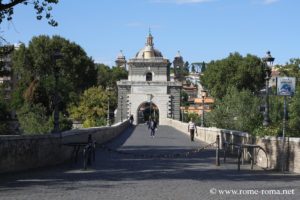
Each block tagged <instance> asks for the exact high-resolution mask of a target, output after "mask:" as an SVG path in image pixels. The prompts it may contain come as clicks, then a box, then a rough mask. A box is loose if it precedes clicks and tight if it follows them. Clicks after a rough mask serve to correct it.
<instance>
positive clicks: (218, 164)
mask: <svg viewBox="0 0 300 200" xmlns="http://www.w3.org/2000/svg"><path fill="white" fill-rule="evenodd" d="M216 143H217V149H216V165H217V166H220V154H219V153H220V136H219V135H217V139H216Z"/></svg>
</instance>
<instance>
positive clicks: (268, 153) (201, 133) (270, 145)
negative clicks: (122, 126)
mask: <svg viewBox="0 0 300 200" xmlns="http://www.w3.org/2000/svg"><path fill="white" fill-rule="evenodd" d="M164 124H165V125H169V126H172V127H174V128H176V129H178V130H180V131H182V132H183V133H185V134H188V135H189V133H188V123H182V122H180V121H176V120H172V119H165V120H164ZM197 132H198V136H196V138H198V139H200V140H202V141H204V142H207V143H209V144H211V143H213V142H215V141H216V137H217V135H219V136H220V143H221V144H223V142H224V141H227V142H232V143H236V144H240V143H243V144H257V145H259V146H261V147H262V149H263V150H259V151H257V152H256V162H257V163H256V164H257V165H258V166H260V167H262V168H267V169H276V170H281V169H282V163H284V168H285V169H286V170H288V171H290V172H295V173H300V138H286V142H285V147H284V152H285V153H284V154H282V152H283V150H282V149H283V148H282V138H278V137H268V136H266V137H252V136H251V135H250V134H248V133H246V132H241V131H234V130H225V129H218V128H211V127H209V128H207V127H205V128H202V127H197ZM221 148H222V145H221ZM230 153H231V154H233V155H236V149H235V148H233V147H230ZM244 155H245V157H244V159H245V160H247V159H248V156H247V154H244ZM282 155H283V156H282Z"/></svg>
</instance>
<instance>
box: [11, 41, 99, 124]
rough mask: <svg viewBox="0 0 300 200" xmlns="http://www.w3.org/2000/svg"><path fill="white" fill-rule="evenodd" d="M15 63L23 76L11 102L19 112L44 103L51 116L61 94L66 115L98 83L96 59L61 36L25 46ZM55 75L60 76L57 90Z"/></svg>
mask: <svg viewBox="0 0 300 200" xmlns="http://www.w3.org/2000/svg"><path fill="white" fill-rule="evenodd" d="M57 51H60V52H61V54H62V57H61V59H54V57H53V55H55V53H56V52H57ZM12 62H13V70H14V72H15V73H17V74H18V76H19V77H21V79H19V80H18V85H17V87H16V88H15V90H14V92H13V94H12V100H11V104H12V106H13V108H14V109H16V110H17V111H18V110H19V109H21V108H22V107H23V106H24V105H25V104H30V105H37V104H40V105H41V107H43V109H44V112H45V116H46V117H50V116H51V115H52V113H53V110H54V95H55V93H56V92H57V93H58V96H59V100H60V102H59V110H60V111H61V112H62V113H64V114H65V113H66V108H67V106H68V105H69V104H71V103H73V102H77V101H78V99H79V97H78V96H79V95H80V94H81V93H82V92H83V91H84V90H85V89H86V88H89V87H91V86H93V85H96V82H97V70H96V68H95V65H94V62H93V60H92V59H91V58H89V57H87V55H86V53H85V52H84V50H83V49H82V48H81V47H80V46H78V45H77V44H75V43H72V42H70V41H68V40H66V39H64V38H61V37H59V36H53V37H52V38H50V37H48V36H39V37H34V38H33V39H32V40H31V41H30V43H29V46H28V47H25V45H21V46H20V48H19V49H18V50H16V51H14V54H13V57H12ZM55 74H57V77H58V79H57V89H56V87H55V83H56V81H55ZM34 111H37V110H36V109H33V112H34ZM36 114H38V113H36ZM21 125H22V124H21ZM23 125H25V124H24V123H23Z"/></svg>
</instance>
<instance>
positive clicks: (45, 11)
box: [0, 0, 59, 26]
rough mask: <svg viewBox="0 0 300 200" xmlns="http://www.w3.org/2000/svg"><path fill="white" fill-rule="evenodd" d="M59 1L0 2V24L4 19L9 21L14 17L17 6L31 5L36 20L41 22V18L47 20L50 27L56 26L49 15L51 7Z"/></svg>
mask: <svg viewBox="0 0 300 200" xmlns="http://www.w3.org/2000/svg"><path fill="white" fill-rule="evenodd" d="M58 1H59V0H7V1H3V0H1V1H0V24H1V23H2V22H3V20H4V19H6V20H8V21H10V20H12V18H13V15H14V8H15V6H17V5H21V4H23V5H33V8H34V10H35V12H36V18H37V19H38V20H41V19H42V18H43V17H44V18H46V19H47V20H48V23H49V24H50V25H51V26H57V25H58V23H57V22H56V21H55V20H54V19H53V17H52V15H51V11H52V5H53V4H57V3H58Z"/></svg>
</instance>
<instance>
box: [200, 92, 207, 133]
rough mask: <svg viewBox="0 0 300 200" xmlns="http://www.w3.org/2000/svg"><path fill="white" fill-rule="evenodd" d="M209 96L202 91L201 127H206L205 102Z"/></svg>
mask: <svg viewBox="0 0 300 200" xmlns="http://www.w3.org/2000/svg"><path fill="white" fill-rule="evenodd" d="M206 95H207V92H206V90H202V91H201V97H202V115H201V127H204V103H205V102H204V100H205V97H206Z"/></svg>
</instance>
